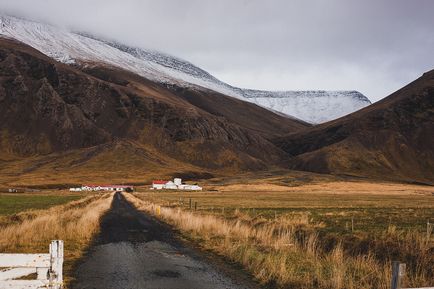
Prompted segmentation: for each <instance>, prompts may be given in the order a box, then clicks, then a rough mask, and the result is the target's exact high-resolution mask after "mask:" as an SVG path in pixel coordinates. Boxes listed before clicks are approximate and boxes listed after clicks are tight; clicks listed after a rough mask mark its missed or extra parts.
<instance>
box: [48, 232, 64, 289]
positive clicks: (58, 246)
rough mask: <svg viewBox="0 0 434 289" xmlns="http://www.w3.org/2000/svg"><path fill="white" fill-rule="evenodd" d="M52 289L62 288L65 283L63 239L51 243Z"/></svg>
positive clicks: (50, 279)
mask: <svg viewBox="0 0 434 289" xmlns="http://www.w3.org/2000/svg"><path fill="white" fill-rule="evenodd" d="M49 281H50V283H49V286H50V289H60V288H62V283H63V241H61V240H55V241H51V244H50V273H49Z"/></svg>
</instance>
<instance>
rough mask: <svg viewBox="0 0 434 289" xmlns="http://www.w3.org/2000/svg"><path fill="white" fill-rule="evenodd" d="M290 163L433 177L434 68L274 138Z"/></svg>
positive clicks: (301, 166) (360, 172) (321, 168)
mask: <svg viewBox="0 0 434 289" xmlns="http://www.w3.org/2000/svg"><path fill="white" fill-rule="evenodd" d="M275 143H276V144H277V145H278V146H279V147H280V148H282V149H283V150H285V151H286V152H287V153H289V154H290V155H291V156H292V157H293V158H292V161H291V165H290V166H291V167H292V168H295V169H299V170H308V171H314V172H321V173H335V174H350V175H357V176H370V177H378V178H386V179H403V180H410V181H412V180H415V181H423V182H426V181H428V182H433V181H434V71H430V72H428V73H425V74H424V75H423V76H422V77H421V78H419V79H417V80H416V81H414V82H412V83H411V84H409V85H407V86H405V87H404V88H402V89H400V90H398V91H397V92H395V93H393V94H392V95H390V96H389V97H387V98H385V99H383V100H382V101H380V102H378V103H375V104H373V105H371V106H369V107H367V108H365V109H362V110H360V111H358V112H355V113H353V114H350V115H348V116H345V117H343V118H340V119H337V120H335V121H331V122H328V123H325V124H322V125H318V126H315V127H313V128H310V129H306V130H304V131H302V132H299V133H292V134H290V135H288V136H286V137H282V138H277V139H276V140H275Z"/></svg>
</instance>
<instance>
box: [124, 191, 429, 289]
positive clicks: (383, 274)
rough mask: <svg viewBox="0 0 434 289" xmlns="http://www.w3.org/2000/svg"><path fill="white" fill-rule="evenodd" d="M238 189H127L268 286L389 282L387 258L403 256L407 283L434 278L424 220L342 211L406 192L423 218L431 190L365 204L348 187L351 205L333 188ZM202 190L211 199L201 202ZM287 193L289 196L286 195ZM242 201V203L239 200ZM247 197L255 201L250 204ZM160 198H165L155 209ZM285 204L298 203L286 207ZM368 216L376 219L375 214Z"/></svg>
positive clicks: (348, 287)
mask: <svg viewBox="0 0 434 289" xmlns="http://www.w3.org/2000/svg"><path fill="white" fill-rule="evenodd" d="M170 194H172V195H170ZM240 194H241V195H242V193H238V194H237V193H236V192H231V193H227V194H226V193H218V192H202V193H190V195H189V194H186V195H183V197H181V198H183V199H180V194H178V193H174V192H161V195H159V193H151V192H147V193H136V194H134V196H133V195H129V194H127V195H126V197H127V199H128V200H129V201H130V202H132V203H133V204H134V205H135V206H136V207H137V208H138V209H141V210H145V211H147V212H149V213H152V214H156V215H158V217H160V218H162V219H163V220H164V221H166V222H167V223H170V224H172V225H174V226H175V227H177V228H179V229H180V230H181V231H182V232H183V233H184V234H185V236H187V237H189V238H192V239H193V240H195V241H197V243H198V244H200V245H201V246H203V247H204V249H207V250H212V251H214V252H216V253H218V254H220V255H222V256H224V257H225V258H228V259H230V260H232V261H235V262H237V263H239V264H241V265H242V266H243V267H245V268H246V269H247V270H249V271H250V272H251V273H252V274H253V275H254V276H255V278H256V279H257V280H258V281H260V282H261V283H262V284H264V285H267V286H269V287H278V288H320V289H321V288H323V289H332V288H333V289H343V288H345V289H352V288H354V289H356V288H357V289H359V288H371V289H377V288H379V289H381V288H384V289H388V288H389V287H390V275H391V262H392V260H400V261H402V262H405V263H407V268H408V269H407V278H406V280H405V285H406V286H412V287H417V286H419V287H420V286H429V285H432V284H429V283H430V282H431V283H432V280H434V272H433V268H434V254H433V252H434V242H433V238H432V237H431V233H430V232H429V234H427V232H426V231H424V230H422V228H418V227H415V228H410V226H404V227H405V228H404V227H403V228H397V226H396V225H394V224H393V223H389V222H386V225H385V227H384V228H382V227H376V226H368V225H366V224H368V222H367V221H366V220H365V221H366V222H365V225H364V226H363V227H362V226H361V223H359V225H360V227H359V228H357V231H356V230H354V231H352V228H351V225H348V224H347V225H346V226H345V225H344V224H343V222H342V220H341V219H340V218H347V219H348V211H351V210H349V209H351V208H352V209H356V210H358V211H360V212H365V214H366V215H365V217H366V216H367V215H369V214H371V213H372V211H369V210H365V209H369V208H370V209H374V210H377V212H378V213H379V212H380V210H381V206H384V207H387V206H389V209H392V208H393V207H394V205H396V204H397V203H399V204H400V206H401V209H402V206H410V204H409V203H408V201H409V200H411V199H413V200H414V201H413V205H414V206H415V207H416V208H417V207H420V208H422V209H423V210H422V215H423V214H425V215H423V216H419V219H421V218H425V217H427V215H428V216H430V214H432V206H433V204H432V199H427V198H429V196H426V195H425V196H420V198H418V196H417V195H412V196H410V197H409V196H406V197H407V198H408V200H407V203H406V202H405V201H404V200H403V199H400V197H399V196H397V198H398V201H396V200H395V199H394V196H389V198H388V199H389V202H390V203H388V202H386V201H385V200H386V199H387V197H385V196H378V195H377V196H372V194H371V197H372V199H373V200H374V201H373V202H372V203H371V204H370V205H371V206H370V205H369V204H366V202H367V200H368V199H370V198H368V197H366V196H364V197H363V196H357V195H353V196H352V198H353V200H352V201H351V202H348V206H341V207H340V206H339V204H340V205H342V202H344V203H345V202H346V200H347V198H350V196H345V195H344V196H342V195H340V196H339V198H336V196H335V198H334V202H330V200H333V198H331V197H332V196H330V195H329V196H322V197H320V194H318V195H317V196H318V198H319V200H318V199H317V198H315V197H316V196H315V195H312V194H309V195H308V196H306V195H304V196H303V195H301V196H300V195H298V196H297V195H294V194H290V196H286V197H285V195H287V194H288V192H285V193H284V194H280V198H276V199H274V198H273V194H278V193H276V192H274V193H273V194H271V197H270V196H269V195H267V194H264V192H262V193H261V194H259V193H258V194H257V195H256V194H250V195H247V196H246V195H243V197H241V198H240ZM193 196H195V197H194V201H198V202H199V203H200V204H201V205H200V207H199V208H200V209H199V210H198V211H194V210H189V204H188V205H186V203H188V202H186V199H187V200H188V199H189V197H193ZM199 196H202V197H203V198H202V199H201V198H200V197H199ZM186 197H187V198H186ZM207 197H209V198H213V201H212V202H210V203H208V204H207V205H204V204H205V203H206V200H205V198H207ZM234 198H237V199H234ZM257 198H259V199H260V198H263V200H259V201H258V199H257ZM285 198H292V199H293V200H292V201H290V202H286V201H285ZM303 198H304V202H305V203H304V207H303V201H302V199H303ZM150 199H152V201H151V202H150V201H149V200H150ZM169 199H170V200H169ZM273 199H274V200H278V199H280V202H275V203H274V204H273V205H272V202H273ZM355 199H358V201H355ZM379 199H383V201H380V200H379ZM218 200H219V201H218ZM282 200H283V201H282ZM338 200H339V201H338ZM194 201H193V203H194ZM309 201H310V203H309ZM347 201H348V200H347ZM219 202H221V203H220V204H219ZM222 203H223V204H222ZM240 203H243V204H244V208H241V209H240V208H239V207H240V206H239V205H240ZM252 203H258V204H260V205H257V208H255V207H252V206H250V207H248V204H252ZM368 203H369V202H368ZM161 204H163V205H165V206H163V207H161V209H157V208H159V206H160V205H161ZM211 204H212V205H211ZM230 204H232V205H230ZM288 204H292V205H293V206H294V205H295V207H296V208H290V207H289V206H288ZM350 204H351V205H350ZM391 204H392V205H391ZM219 205H220V206H219ZM309 205H311V206H309ZM234 206H239V207H238V208H236V207H234ZM285 206H287V207H285ZM264 207H265V208H264ZM223 208H224V209H223ZM398 208H399V206H398ZM340 209H341V211H340ZM383 209H384V208H383ZM316 210H323V213H324V215H323V216H326V214H328V213H330V212H333V214H331V215H330V214H329V215H328V217H330V219H332V216H334V217H335V218H336V219H337V220H338V221H337V223H334V222H330V221H327V219H324V218H322V217H321V214H316V215H315V214H313V213H312V212H315V211H316ZM424 210H425V211H424ZM342 211H347V213H346V214H347V215H346V214H341V213H342ZM276 212H277V213H276ZM316 212H317V213H318V211H316ZM413 214H416V215H417V214H418V212H413ZM362 215H363V214H361V216H362ZM384 215H385V214H383V217H384ZM431 217H432V216H431ZM321 219H322V220H321ZM415 219H416V218H415ZM350 220H351V217H350ZM425 220H426V219H425ZM371 221H374V222H375V218H374V219H371ZM394 221H399V220H398V219H395V220H394ZM347 223H348V222H347ZM422 223H425V222H422ZM425 224H426V223H425Z"/></svg>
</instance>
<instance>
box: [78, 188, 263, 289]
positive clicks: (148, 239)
mask: <svg viewBox="0 0 434 289" xmlns="http://www.w3.org/2000/svg"><path fill="white" fill-rule="evenodd" d="M218 267H219V268H217V267H216V266H214V265H210V264H209V263H208V262H207V261H205V259H204V258H202V257H201V256H200V255H198V254H197V252H196V251H195V250H194V249H190V248H187V247H186V246H184V245H182V244H181V243H180V242H179V241H178V240H177V239H176V237H175V234H174V233H173V231H172V230H171V228H170V227H168V226H166V225H165V224H162V223H160V222H159V221H157V220H155V219H154V218H152V217H150V216H148V215H145V214H143V213H141V212H138V211H137V210H135V208H133V207H132V206H131V205H130V204H129V203H128V202H127V201H126V200H125V198H124V197H123V196H122V195H121V194H116V195H115V196H114V199H113V203H112V208H111V210H110V211H109V212H108V213H107V214H106V215H105V216H104V217H103V220H102V224H101V233H100V235H99V236H98V238H97V240H96V241H95V245H94V246H93V247H92V248H91V250H90V251H89V253H88V254H87V256H86V257H85V258H84V260H83V262H82V263H80V265H78V267H77V270H76V272H75V278H76V281H75V282H74V283H73V284H72V285H71V288H73V289H90V288H92V289H97V288H98V289H99V288H101V289H112V288H113V289H139V288H140V289H141V288H152V289H157V288H158V289H163V288H164V289H166V288H180V289H183V288H185V289H196V288H197V289H211V288H216V289H217V288H218V289H222V288H237V289H238V288H252V287H256V286H255V285H254V283H251V284H250V282H248V281H246V280H245V278H237V277H236V276H235V278H236V280H237V281H234V280H235V279H234V276H232V274H231V277H229V276H228V275H227V274H226V273H223V271H224V272H227V271H226V270H224V268H220V266H218ZM240 280H243V281H240ZM240 283H243V284H240ZM245 283H249V284H245Z"/></svg>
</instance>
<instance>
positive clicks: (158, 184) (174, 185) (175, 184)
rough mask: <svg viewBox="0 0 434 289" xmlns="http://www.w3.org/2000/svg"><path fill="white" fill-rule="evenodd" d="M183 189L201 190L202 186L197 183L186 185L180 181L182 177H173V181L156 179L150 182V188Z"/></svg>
mask: <svg viewBox="0 0 434 289" xmlns="http://www.w3.org/2000/svg"><path fill="white" fill-rule="evenodd" d="M163 189H164V190H185V191H201V190H202V187H200V186H198V185H187V184H183V183H182V179H180V178H175V179H174V180H173V181H161V180H156V181H153V182H152V187H151V190H163Z"/></svg>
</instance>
